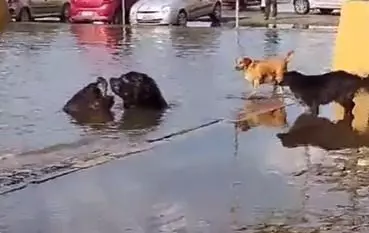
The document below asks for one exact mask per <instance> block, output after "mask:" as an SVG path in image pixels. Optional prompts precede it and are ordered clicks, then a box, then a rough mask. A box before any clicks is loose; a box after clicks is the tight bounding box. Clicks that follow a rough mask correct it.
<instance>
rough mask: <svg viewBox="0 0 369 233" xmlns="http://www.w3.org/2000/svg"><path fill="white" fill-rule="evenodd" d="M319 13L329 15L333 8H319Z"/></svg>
mask: <svg viewBox="0 0 369 233" xmlns="http://www.w3.org/2000/svg"><path fill="white" fill-rule="evenodd" d="M319 11H320V13H321V14H323V15H330V14H332V12H333V9H319Z"/></svg>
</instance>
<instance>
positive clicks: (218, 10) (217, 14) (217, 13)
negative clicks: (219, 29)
mask: <svg viewBox="0 0 369 233" xmlns="http://www.w3.org/2000/svg"><path fill="white" fill-rule="evenodd" d="M209 17H210V19H211V21H213V22H220V21H221V20H222V6H221V5H220V3H219V2H218V3H216V4H215V6H214V9H213V12H212V13H211V14H210V15H209Z"/></svg>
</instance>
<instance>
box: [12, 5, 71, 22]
mask: <svg viewBox="0 0 369 233" xmlns="http://www.w3.org/2000/svg"><path fill="white" fill-rule="evenodd" d="M8 5H9V12H10V14H11V16H12V17H13V18H15V20H16V21H32V20H33V19H35V18H44V17H59V18H60V20H61V21H62V22H66V21H68V18H69V12H70V4H69V2H68V0H8Z"/></svg>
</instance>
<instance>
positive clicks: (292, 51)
mask: <svg viewBox="0 0 369 233" xmlns="http://www.w3.org/2000/svg"><path fill="white" fill-rule="evenodd" d="M294 53H295V51H294V50H291V51H289V52H288V53H287V55H286V57H285V58H284V60H285V61H286V62H289V61H290V60H291V57H292V55H293V54H294Z"/></svg>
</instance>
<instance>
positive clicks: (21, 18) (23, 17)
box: [16, 7, 33, 22]
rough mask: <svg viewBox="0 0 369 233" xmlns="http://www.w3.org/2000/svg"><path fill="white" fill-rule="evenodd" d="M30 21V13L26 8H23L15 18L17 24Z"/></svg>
mask: <svg viewBox="0 0 369 233" xmlns="http://www.w3.org/2000/svg"><path fill="white" fill-rule="evenodd" d="M32 20H33V19H32V16H31V12H30V11H29V9H28V8H26V7H23V8H22V9H21V10H20V12H19V14H18V16H17V17H16V21H18V22H30V21H32Z"/></svg>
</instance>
